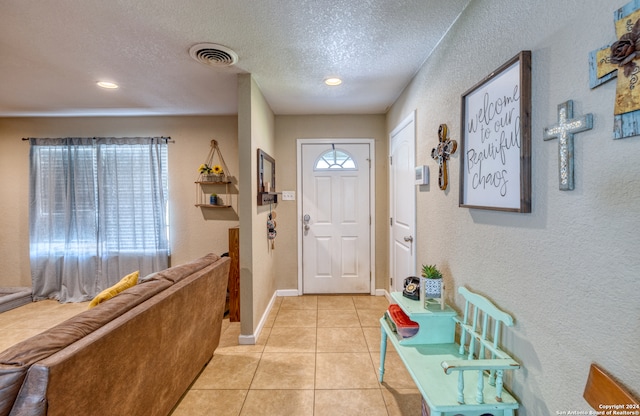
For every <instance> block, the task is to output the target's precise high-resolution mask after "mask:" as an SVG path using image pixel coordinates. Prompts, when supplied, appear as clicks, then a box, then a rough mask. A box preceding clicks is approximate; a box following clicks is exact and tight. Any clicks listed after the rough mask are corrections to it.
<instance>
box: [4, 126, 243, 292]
mask: <svg viewBox="0 0 640 416" xmlns="http://www.w3.org/2000/svg"><path fill="white" fill-rule="evenodd" d="M237 126H238V122H237V117H235V116H228V117H205V116H202V117H84V118H4V119H0V191H1V192H2V195H4V196H3V197H2V198H0V230H2V233H1V234H0V253H2V254H1V255H0V286H31V271H30V268H29V209H28V200H29V145H28V144H27V143H24V142H22V141H21V140H20V139H21V138H22V137H67V136H86V137H93V136H114V137H131V136H156V135H157V136H171V138H172V139H174V140H175V143H171V144H169V197H170V201H169V210H170V233H171V251H172V258H171V261H172V264H181V263H184V262H187V261H189V260H192V259H194V258H197V257H200V256H202V255H204V254H206V253H210V252H213V253H217V254H222V253H224V252H226V251H227V250H228V238H227V229H228V228H229V227H233V226H236V225H238V216H237V209H238V203H237V199H236V198H237V196H234V197H233V200H234V202H233V203H234V207H235V208H234V210H233V211H231V210H224V211H223V210H216V211H215V212H209V211H203V210H201V209H200V208H196V207H195V206H194V205H195V185H194V183H193V182H194V181H195V180H196V178H197V176H198V172H197V169H198V166H200V164H201V163H203V162H204V161H205V158H206V155H207V152H208V151H209V146H210V141H211V139H216V140H218V143H219V146H220V149H221V150H222V154H223V156H224V158H225V162H226V163H227V165H228V167H229V169H230V170H231V173H232V174H233V176H235V177H238V141H237V136H238V132H237V129H238V127H237ZM205 216H206V217H207V218H209V219H211V221H209V220H205Z"/></svg>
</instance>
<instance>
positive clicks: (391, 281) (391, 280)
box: [389, 277, 393, 287]
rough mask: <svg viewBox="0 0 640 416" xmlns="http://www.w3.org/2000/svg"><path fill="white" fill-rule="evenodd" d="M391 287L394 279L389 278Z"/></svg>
mask: <svg viewBox="0 0 640 416" xmlns="http://www.w3.org/2000/svg"><path fill="white" fill-rule="evenodd" d="M389 286H390V287H393V277H390V278H389Z"/></svg>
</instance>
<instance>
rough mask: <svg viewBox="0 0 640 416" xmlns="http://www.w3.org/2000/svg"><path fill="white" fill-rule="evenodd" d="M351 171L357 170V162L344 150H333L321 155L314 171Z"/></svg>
mask: <svg viewBox="0 0 640 416" xmlns="http://www.w3.org/2000/svg"><path fill="white" fill-rule="evenodd" d="M333 169H349V170H357V169H358V167H357V166H356V162H355V160H353V158H352V157H351V155H350V154H349V153H347V152H345V151H343V150H338V149H332V150H327V151H326V152H325V153H323V154H321V155H320V157H319V158H318V159H317V160H316V164H315V167H314V168H313V170H333Z"/></svg>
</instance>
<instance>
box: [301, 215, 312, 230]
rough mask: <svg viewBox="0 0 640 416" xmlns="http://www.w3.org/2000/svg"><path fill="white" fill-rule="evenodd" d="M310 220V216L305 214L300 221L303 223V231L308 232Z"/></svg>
mask: <svg viewBox="0 0 640 416" xmlns="http://www.w3.org/2000/svg"><path fill="white" fill-rule="evenodd" d="M310 220H311V216H310V215H309V214H305V216H304V217H302V221H303V222H304V230H305V231H308V230H309V221H310Z"/></svg>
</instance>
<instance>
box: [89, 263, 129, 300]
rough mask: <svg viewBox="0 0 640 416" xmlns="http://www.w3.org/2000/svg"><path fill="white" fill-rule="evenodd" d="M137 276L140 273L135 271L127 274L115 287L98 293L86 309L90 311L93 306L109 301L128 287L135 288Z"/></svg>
mask: <svg viewBox="0 0 640 416" xmlns="http://www.w3.org/2000/svg"><path fill="white" fill-rule="evenodd" d="M139 275H140V271H135V272H133V273H131V274H128V275H126V276H125V277H123V278H122V280H120V281H119V282H118V283H116V284H115V285H113V286H111V287H109V288H107V289H105V290H103V291H102V292H100V293H98V295H97V296H96V297H95V298H93V300H92V301H91V303H90V304H89V308H88V309H91V308H93V307H94V306H97V305H98V304H100V303H102V302H105V301H107V300H109V299H111V298H112V297H114V296H115V295H117V294H118V293H120V292H122V291H123V290H127V289H129V288H130V287H133V286H135V285H136V284H137V283H138V277H139Z"/></svg>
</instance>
